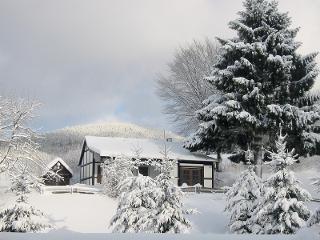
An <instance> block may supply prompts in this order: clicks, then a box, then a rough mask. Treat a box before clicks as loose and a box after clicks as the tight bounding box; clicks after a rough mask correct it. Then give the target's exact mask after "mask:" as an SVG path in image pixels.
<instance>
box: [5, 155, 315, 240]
mask: <svg viewBox="0 0 320 240" xmlns="http://www.w3.org/2000/svg"><path fill="white" fill-rule="evenodd" d="M237 168H239V169H238V170H239V171H237V170H236V169H233V168H229V170H228V171H229V172H230V174H229V173H228V172H227V171H225V172H223V174H222V176H223V175H224V176H223V177H224V179H226V178H227V175H228V174H229V175H233V178H235V177H236V176H237V174H238V173H239V172H240V171H241V170H242V169H240V167H239V165H237ZM230 169H232V171H231V170H230ZM294 170H295V173H296V176H297V178H298V179H299V180H301V184H302V186H303V187H304V188H306V189H308V190H309V191H310V192H311V194H312V196H313V197H314V198H320V194H319V192H317V191H316V190H315V188H314V187H313V186H311V185H310V183H311V182H312V180H311V178H313V177H317V176H319V170H320V163H319V164H318V156H317V157H314V158H312V159H311V158H310V159H308V160H306V161H304V164H302V165H297V168H295V169H294ZM266 176H267V174H266V175H265V177H266ZM7 184H8V183H5V182H4V179H3V178H2V179H1V178H0V208H2V207H4V206H5V205H6V204H11V203H12V202H13V200H14V198H15V197H14V196H13V195H11V194H3V192H4V190H5V188H6V185H7ZM1 193H2V194H1ZM30 202H31V203H32V204H33V205H35V206H36V207H37V208H39V209H40V210H42V211H43V212H45V213H47V215H48V217H49V219H50V222H51V224H53V225H54V226H55V229H53V230H51V231H50V232H49V233H45V235H44V234H14V233H0V240H10V239H32V240H36V239H59V240H61V239H68V240H71V239H76V240H80V239H130V240H134V239H139V240H140V239H255V240H258V239H272V240H274V239H281V240H283V239H303V240H307V239H319V235H318V233H319V232H320V228H319V227H317V226H315V227H313V228H312V229H303V230H300V231H299V232H298V234H296V235H294V236H281V235H277V236H261V235H259V236H256V235H230V234H229V233H228V226H227V224H228V215H227V213H225V212H224V211H223V209H224V207H225V197H224V195H223V194H218V193H214V194H209V193H201V194H195V193H188V194H186V195H185V198H184V202H185V205H186V207H187V208H195V209H197V210H198V211H199V212H200V213H199V214H195V215H188V216H187V218H188V219H189V220H190V221H191V223H192V229H191V230H190V234H186V235H176V236H175V235H170V234H169V235H168V234H166V235H165V237H164V236H163V235H157V234H152V235H143V234H133V235H128V234H120V235H119V234H108V233H110V231H111V230H110V229H109V228H108V225H109V221H110V219H111V217H112V215H113V214H114V213H115V210H116V206H117V202H116V200H113V199H110V198H108V197H106V196H104V195H101V194H95V195H93V194H79V193H75V194H70V193H64V194H39V193H33V194H31V196H30ZM308 207H309V209H310V210H311V211H314V210H315V209H316V208H318V207H320V202H309V203H308ZM199 234H201V237H200V235H199ZM144 236H146V237H144Z"/></svg>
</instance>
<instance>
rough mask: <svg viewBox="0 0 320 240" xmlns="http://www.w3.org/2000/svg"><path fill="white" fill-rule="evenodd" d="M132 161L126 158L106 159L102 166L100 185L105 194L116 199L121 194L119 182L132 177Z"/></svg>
mask: <svg viewBox="0 0 320 240" xmlns="http://www.w3.org/2000/svg"><path fill="white" fill-rule="evenodd" d="M133 168H134V166H133V161H132V159H131V158H128V157H126V156H118V157H116V158H114V159H112V158H111V159H108V160H106V161H105V162H104V163H103V164H102V174H103V177H102V185H103V190H104V192H105V194H107V195H108V196H109V197H112V198H116V197H118V196H119V195H120V193H121V188H120V186H119V184H120V182H121V181H123V180H124V179H126V178H127V177H131V176H133V174H132V170H133Z"/></svg>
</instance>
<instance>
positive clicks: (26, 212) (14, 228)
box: [0, 164, 51, 232]
mask: <svg viewBox="0 0 320 240" xmlns="http://www.w3.org/2000/svg"><path fill="white" fill-rule="evenodd" d="M19 165H20V164H19ZM11 180H12V185H11V188H10V190H11V191H13V192H14V193H15V194H16V195H17V196H18V198H17V200H16V202H15V204H14V205H13V206H9V207H7V208H5V209H3V210H2V211H0V232H39V231H43V230H45V229H46V228H50V227H51V226H50V224H48V220H47V218H46V217H45V215H44V214H43V213H42V212H41V211H40V210H37V209H35V208H34V207H33V206H31V205H30V204H29V202H28V197H27V194H29V193H30V192H31V190H32V188H34V187H39V181H40V179H38V178H36V177H34V176H33V175H32V174H30V172H29V171H28V170H27V167H26V166H25V168H24V169H23V171H22V172H20V173H18V174H12V175H11Z"/></svg>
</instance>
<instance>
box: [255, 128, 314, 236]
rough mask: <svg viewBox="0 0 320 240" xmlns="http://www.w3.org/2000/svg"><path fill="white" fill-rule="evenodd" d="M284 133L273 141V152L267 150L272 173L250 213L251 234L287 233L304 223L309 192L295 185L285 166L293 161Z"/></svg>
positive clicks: (296, 183)
mask: <svg viewBox="0 0 320 240" xmlns="http://www.w3.org/2000/svg"><path fill="white" fill-rule="evenodd" d="M285 138H286V136H283V135H282V134H281V131H280V135H279V136H278V139H277V141H276V148H277V151H276V152H269V153H270V156H271V161H270V162H269V163H268V164H270V165H271V166H272V167H273V170H274V173H273V174H272V175H271V176H270V177H269V178H268V179H267V180H266V182H265V187H264V191H263V193H262V198H261V202H260V208H259V209H258V210H257V211H256V212H255V213H254V216H255V217H254V221H255V226H254V229H253V232H254V233H262V234H275V233H283V234H291V233H295V232H296V231H297V230H298V229H299V228H301V227H302V226H304V225H305V221H306V220H308V218H309V216H310V211H309V210H308V208H307V207H306V205H305V202H306V201H309V200H310V198H311V196H310V194H309V193H308V192H307V191H306V190H304V189H302V188H301V187H300V186H299V181H298V180H297V179H296V178H295V176H294V172H293V171H291V170H289V168H288V167H289V166H290V165H292V164H293V163H295V162H296V159H295V156H294V149H293V150H292V151H290V152H289V151H288V150H287V149H286V141H285Z"/></svg>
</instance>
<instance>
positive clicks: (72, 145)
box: [40, 122, 182, 181]
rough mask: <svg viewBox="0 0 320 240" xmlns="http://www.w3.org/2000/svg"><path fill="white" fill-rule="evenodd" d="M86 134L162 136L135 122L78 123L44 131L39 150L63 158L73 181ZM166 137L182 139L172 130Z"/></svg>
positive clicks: (159, 132) (160, 133) (152, 137)
mask: <svg viewBox="0 0 320 240" xmlns="http://www.w3.org/2000/svg"><path fill="white" fill-rule="evenodd" d="M86 135H91V136H101V137H134V138H151V139H159V138H160V139H161V138H163V130H159V129H151V128H144V127H141V126H138V125H135V124H131V123H120V122H104V123H97V124H86V125H78V126H73V127H67V128H63V129H60V130H57V131H53V132H48V133H45V134H44V138H43V139H42V141H41V149H40V150H41V151H42V152H45V153H47V154H49V155H53V156H57V157H61V158H62V159H64V160H65V161H66V162H67V163H68V164H69V165H70V167H71V168H72V169H74V171H75V174H76V176H74V177H75V179H74V181H76V180H77V178H78V177H79V176H78V175H79V174H78V170H79V169H78V168H77V164H78V161H79V157H80V151H81V147H82V143H83V139H84V137H85V136H86ZM166 137H167V138H168V137H169V138H174V139H177V140H182V137H180V136H178V135H176V134H174V133H172V132H166Z"/></svg>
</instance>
